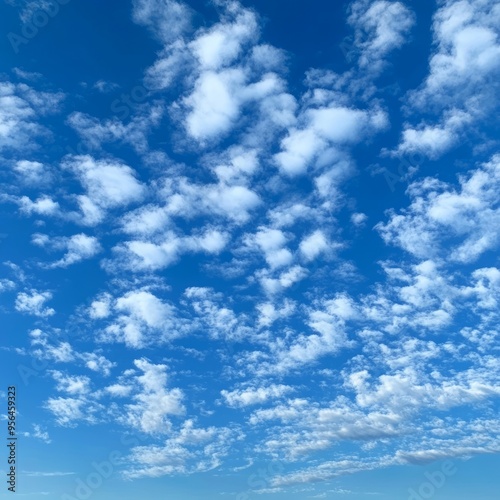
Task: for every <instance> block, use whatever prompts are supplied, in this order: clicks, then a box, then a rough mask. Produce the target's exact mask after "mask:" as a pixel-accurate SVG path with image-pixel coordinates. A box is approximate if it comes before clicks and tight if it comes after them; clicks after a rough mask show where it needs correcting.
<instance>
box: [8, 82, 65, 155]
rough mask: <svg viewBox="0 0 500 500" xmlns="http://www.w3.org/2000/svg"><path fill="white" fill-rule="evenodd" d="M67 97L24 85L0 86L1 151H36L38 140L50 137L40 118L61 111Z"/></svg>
mask: <svg viewBox="0 0 500 500" xmlns="http://www.w3.org/2000/svg"><path fill="white" fill-rule="evenodd" d="M63 97H64V96H63V94H60V93H58V94H56V93H49V92H40V91H36V90H34V89H32V88H31V87H29V86H28V85H26V84H24V83H20V84H17V85H15V84H12V83H10V82H5V81H2V82H0V151H2V150H24V151H25V150H26V149H35V148H36V142H35V140H36V139H37V138H38V137H43V136H47V135H49V132H48V130H47V129H46V128H44V127H42V126H41V125H39V124H38V123H37V122H38V118H39V117H40V116H42V115H44V114H48V113H53V112H55V111H57V110H58V108H59V105H60V102H61V101H62V99H63Z"/></svg>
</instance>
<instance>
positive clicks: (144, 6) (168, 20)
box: [132, 0, 191, 43]
mask: <svg viewBox="0 0 500 500" xmlns="http://www.w3.org/2000/svg"><path fill="white" fill-rule="evenodd" d="M133 6H134V10H133V16H132V17H133V20H134V21H135V22H136V23H137V24H140V25H142V26H146V27H148V28H149V29H150V30H151V31H152V33H153V34H154V35H155V36H156V38H158V39H159V40H160V41H161V42H163V43H170V42H173V41H174V40H175V39H176V38H178V37H180V36H181V35H182V34H183V33H184V32H185V31H186V30H187V29H188V28H189V27H190V24H191V11H190V9H189V7H188V6H187V5H186V4H184V3H183V2H177V1H175V0H134V1H133Z"/></svg>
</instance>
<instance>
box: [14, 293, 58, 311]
mask: <svg viewBox="0 0 500 500" xmlns="http://www.w3.org/2000/svg"><path fill="white" fill-rule="evenodd" d="M51 298H52V293H51V292H48V291H47V292H38V291H37V290H31V291H30V292H28V293H25V292H20V293H18V294H17V297H16V304H15V307H16V310H17V311H19V312H25V313H28V314H32V315H34V316H39V317H40V318H46V317H48V316H53V315H54V314H55V313H56V311H55V310H54V309H53V308H52V307H45V303H46V302H47V301H49V300H50V299H51Z"/></svg>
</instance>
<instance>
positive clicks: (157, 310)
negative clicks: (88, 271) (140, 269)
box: [91, 289, 188, 349]
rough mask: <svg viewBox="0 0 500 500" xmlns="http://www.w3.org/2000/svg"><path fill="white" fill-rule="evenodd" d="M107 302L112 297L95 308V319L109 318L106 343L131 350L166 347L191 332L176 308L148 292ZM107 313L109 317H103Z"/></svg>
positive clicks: (105, 330) (142, 291) (137, 291)
mask: <svg viewBox="0 0 500 500" xmlns="http://www.w3.org/2000/svg"><path fill="white" fill-rule="evenodd" d="M107 300H108V297H104V298H103V297H101V298H99V299H98V300H97V301H95V302H99V304H96V303H94V305H93V306H91V311H93V313H94V316H93V317H94V319H102V318H107V321H108V325H107V326H106V327H105V328H104V329H103V330H102V331H101V337H102V339H103V340H104V341H106V342H123V343H125V344H126V345H127V346H128V347H131V348H135V349H139V348H142V347H145V346H147V345H150V344H162V343H164V342H166V341H168V340H169V339H173V338H175V337H178V336H180V335H182V334H184V332H185V331H186V330H187V329H188V324H187V323H186V321H185V320H183V319H181V318H179V317H178V315H177V310H176V308H175V307H174V306H172V305H171V304H169V303H167V302H165V301H163V300H161V299H159V298H158V297H157V296H156V295H154V294H152V293H151V292H149V291H147V290H140V289H139V290H133V291H130V292H127V293H126V294H124V295H123V296H121V297H118V298H117V299H116V300H114V301H112V303H108V302H107ZM102 302H104V304H102ZM95 312H97V313H98V314H97V316H96V315H95ZM103 312H105V313H106V315H105V316H103V315H101V313H103Z"/></svg>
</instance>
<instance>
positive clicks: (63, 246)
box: [32, 233, 102, 269]
mask: <svg viewBox="0 0 500 500" xmlns="http://www.w3.org/2000/svg"><path fill="white" fill-rule="evenodd" d="M32 242H33V243H34V244H35V245H38V246H41V247H44V248H48V249H51V250H66V254H65V255H64V256H63V257H62V258H61V259H59V260H58V261H56V262H52V263H51V264H43V266H44V267H47V268H49V269H54V268H57V267H62V268H65V267H68V266H71V265H72V264H75V263H77V262H81V261H82V260H85V259H91V258H92V257H95V256H96V255H97V254H98V253H99V252H101V251H102V247H101V245H100V243H99V241H98V240H97V238H96V237H94V236H87V235H86V234H83V233H80V234H75V235H74V236H69V237H57V238H53V239H50V238H49V237H48V236H47V235H43V234H39V233H37V234H34V235H33V237H32Z"/></svg>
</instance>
